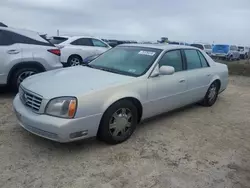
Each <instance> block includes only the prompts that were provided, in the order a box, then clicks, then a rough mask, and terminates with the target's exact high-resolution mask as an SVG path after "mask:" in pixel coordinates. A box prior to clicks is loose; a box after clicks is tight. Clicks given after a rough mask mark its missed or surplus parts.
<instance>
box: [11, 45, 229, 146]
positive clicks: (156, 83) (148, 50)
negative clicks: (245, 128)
mask: <svg viewBox="0 0 250 188" xmlns="http://www.w3.org/2000/svg"><path fill="white" fill-rule="evenodd" d="M227 84H228V69H227V66H226V65H224V64H220V63H216V62H214V61H213V60H212V59H211V58H210V57H209V56H208V55H207V54H206V53H205V52H203V51H201V50H199V49H197V48H194V47H189V46H179V45H178V46H175V45H165V44H164V45H146V44H135V45H132V44H129V45H120V46H118V47H116V48H113V49H111V50H109V51H107V52H106V53H104V54H102V55H100V56H99V57H98V58H97V59H95V60H94V61H92V62H91V63H90V64H88V65H85V66H78V67H70V68H66V69H60V70H54V71H49V72H45V73H41V74H37V75H34V76H31V77H29V78H27V79H25V80H24V82H22V84H21V86H20V88H19V93H18V94H17V95H16V97H15V99H14V102H13V103H14V110H15V113H16V116H17V119H18V122H19V124H20V125H21V126H22V127H23V128H25V129H26V130H28V131H30V132H32V133H34V134H36V135H38V136H41V137H44V138H47V139H50V140H54V141H58V142H71V141H76V140H80V139H85V138H89V137H95V136H97V137H98V138H100V139H101V140H103V141H105V142H107V143H110V144H117V143H121V142H123V141H125V140H127V139H128V138H129V137H130V136H131V135H132V133H133V132H134V130H135V128H136V125H137V124H138V123H139V122H141V121H142V120H144V119H146V118H149V117H152V116H155V115H158V114H161V113H164V112H167V111H171V110H174V109H176V108H180V107H183V106H186V105H188V104H192V103H196V102H199V103H201V104H202V105H204V106H212V105H213V104H214V103H215V102H216V99H217V96H218V94H219V93H220V92H222V91H224V90H225V89H226V87H227ZM197 116H199V114H197Z"/></svg>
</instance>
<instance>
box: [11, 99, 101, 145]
mask: <svg viewBox="0 0 250 188" xmlns="http://www.w3.org/2000/svg"><path fill="white" fill-rule="evenodd" d="M13 108H14V111H15V114H16V116H17V119H18V124H19V125H21V126H22V127H23V128H24V129H26V130H27V131H29V132H31V133H33V134H36V135H38V136H41V137H44V138H47V139H50V140H54V141H57V142H62V143H65V142H72V141H76V140H82V139H86V138H90V137H94V136H96V134H97V131H98V128H99V123H100V120H101V117H102V114H96V115H92V116H88V117H83V118H76V119H64V118H58V117H52V116H49V115H46V114H36V113H34V112H32V111H31V110H30V109H29V108H28V107H26V106H24V105H23V103H22V102H21V100H20V98H19V94H17V95H16V97H15V99H14V101H13ZM80 133H83V134H82V135H81V136H79V134H80ZM73 135H74V136H73Z"/></svg>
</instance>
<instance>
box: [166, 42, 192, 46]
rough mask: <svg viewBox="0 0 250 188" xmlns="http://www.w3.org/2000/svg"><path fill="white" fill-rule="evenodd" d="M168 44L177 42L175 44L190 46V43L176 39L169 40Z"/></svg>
mask: <svg viewBox="0 0 250 188" xmlns="http://www.w3.org/2000/svg"><path fill="white" fill-rule="evenodd" d="M168 44H175V45H185V46H189V44H188V43H186V42H176V41H169V42H168Z"/></svg>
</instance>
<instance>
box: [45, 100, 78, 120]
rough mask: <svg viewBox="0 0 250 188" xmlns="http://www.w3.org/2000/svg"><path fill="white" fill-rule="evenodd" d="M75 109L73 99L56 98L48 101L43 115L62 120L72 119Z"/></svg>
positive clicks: (75, 105)
mask: <svg viewBox="0 0 250 188" xmlns="http://www.w3.org/2000/svg"><path fill="white" fill-rule="evenodd" d="M76 108H77V99H76V98H75V97H58V98H55V99H52V100H50V101H49V103H48V104H47V106H46V109H45V113H46V114H48V115H51V116H56V117H62V118H74V116H75V113H76Z"/></svg>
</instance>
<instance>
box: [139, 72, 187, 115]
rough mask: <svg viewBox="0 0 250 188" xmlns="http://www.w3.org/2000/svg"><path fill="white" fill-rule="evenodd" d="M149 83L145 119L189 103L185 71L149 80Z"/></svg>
mask: <svg viewBox="0 0 250 188" xmlns="http://www.w3.org/2000/svg"><path fill="white" fill-rule="evenodd" d="M147 82H148V102H147V104H145V106H144V107H145V110H144V113H143V118H144V117H145V118H147V117H151V116H154V115H157V114H161V113H163V112H166V111H169V110H172V109H175V108H178V107H181V106H182V105H183V104H186V103H188V101H187V98H186V97H185V95H186V91H187V78H186V75H185V72H184V71H181V72H176V73H174V74H173V75H161V76H157V77H152V78H148V81H147Z"/></svg>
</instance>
